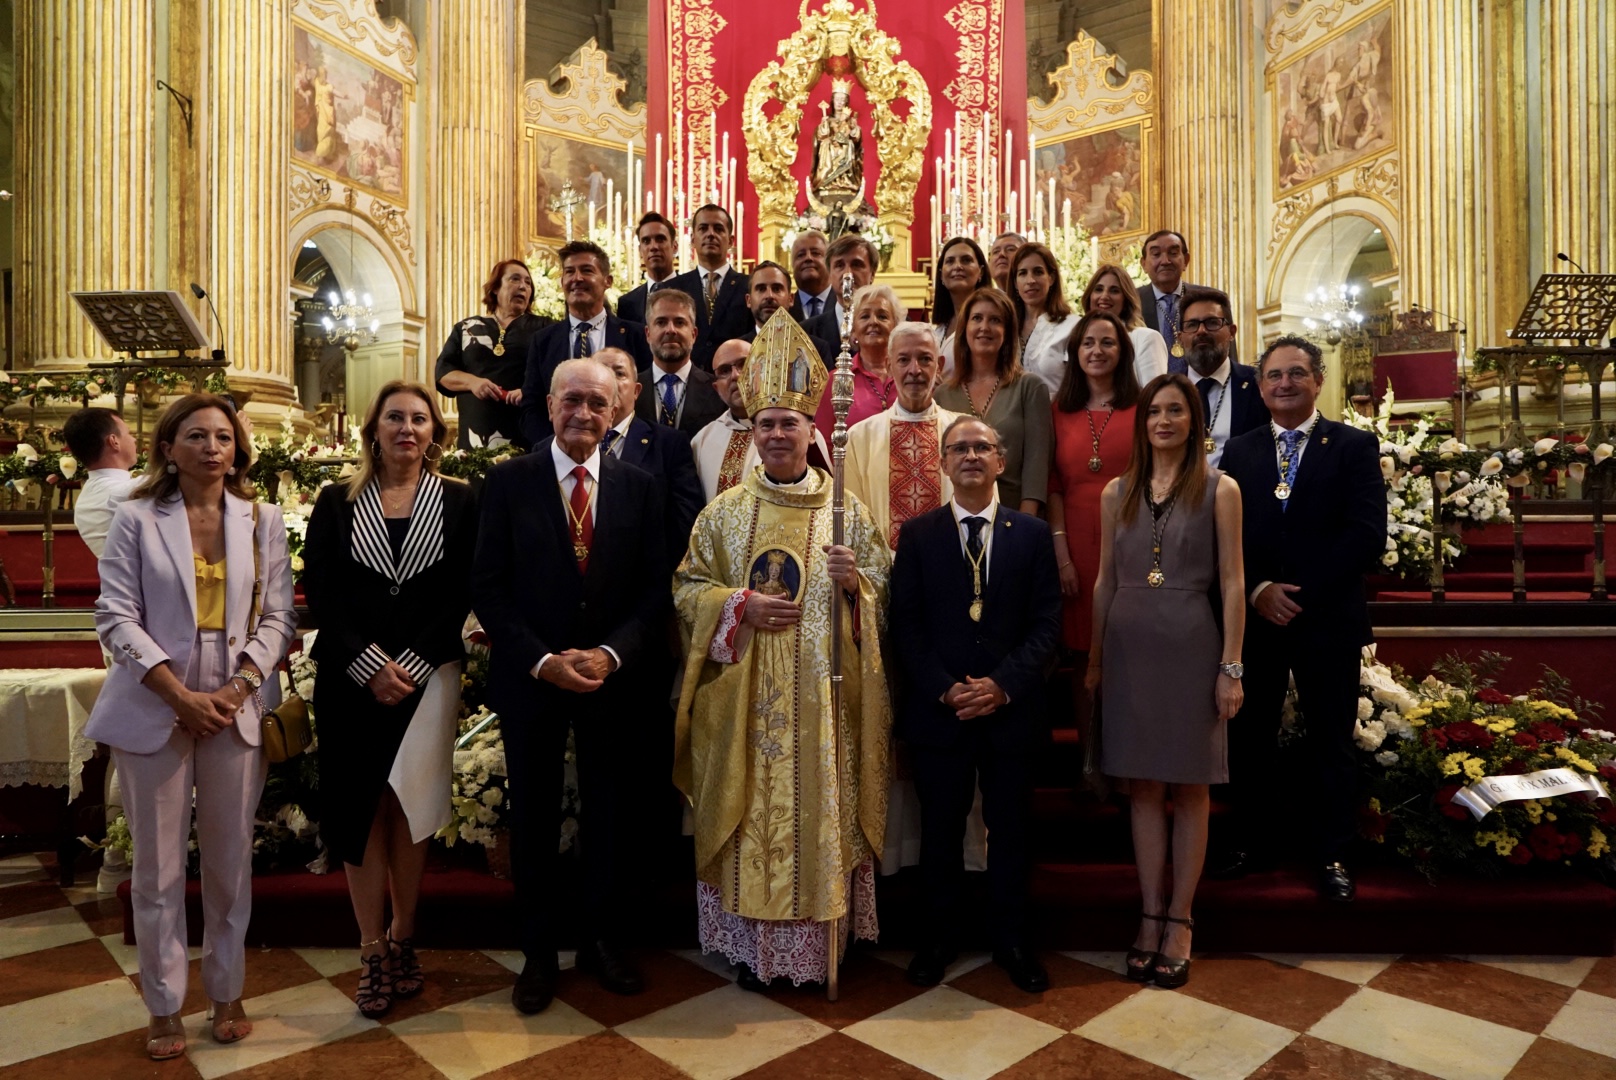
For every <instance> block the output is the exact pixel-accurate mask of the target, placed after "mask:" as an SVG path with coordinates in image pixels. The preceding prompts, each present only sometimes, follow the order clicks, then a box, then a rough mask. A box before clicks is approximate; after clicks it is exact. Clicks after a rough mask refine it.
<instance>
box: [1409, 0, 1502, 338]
mask: <svg viewBox="0 0 1616 1080" xmlns="http://www.w3.org/2000/svg"><path fill="white" fill-rule="evenodd" d="M1393 10H1394V11H1395V12H1396V13H1397V14H1396V16H1395V17H1396V19H1397V33H1396V35H1395V38H1394V40H1395V42H1396V46H1395V48H1394V49H1393V53H1394V55H1395V62H1396V64H1397V66H1398V85H1399V89H1400V94H1401V96H1400V97H1399V99H1398V108H1397V124H1398V136H1399V137H1398V145H1399V146H1400V148H1401V154H1402V174H1403V175H1402V178H1401V179H1402V184H1401V187H1402V207H1403V229H1402V231H1403V237H1404V252H1403V266H1402V275H1401V276H1402V295H1403V300H1404V302H1405V304H1407V305H1410V306H1412V305H1415V304H1418V305H1419V306H1421V307H1425V308H1430V309H1432V310H1435V311H1440V312H1444V313H1446V314H1447V315H1450V316H1452V317H1454V318H1457V319H1458V320H1460V322H1461V323H1462V324H1464V325H1467V326H1469V327H1470V328H1471V329H1470V337H1471V339H1472V343H1473V344H1477V345H1481V344H1487V343H1488V342H1489V340H1490V339H1491V338H1492V335H1493V332H1494V331H1495V330H1496V326H1495V322H1494V318H1493V312H1494V307H1495V305H1494V299H1493V297H1492V296H1491V292H1490V290H1489V289H1488V288H1487V284H1486V277H1485V268H1486V267H1487V266H1488V265H1489V263H1490V261H1491V260H1492V258H1494V257H1495V252H1494V249H1495V247H1496V245H1495V243H1494V239H1493V236H1492V232H1491V229H1490V224H1491V222H1490V220H1489V218H1490V217H1491V215H1490V213H1489V210H1488V206H1489V203H1488V194H1487V193H1488V178H1489V176H1490V175H1491V174H1492V172H1493V170H1494V169H1495V167H1504V168H1508V167H1512V166H1511V165H1510V164H1509V163H1508V162H1504V163H1502V164H1500V163H1496V162H1494V161H1493V160H1492V154H1491V153H1490V152H1489V149H1488V145H1489V144H1488V136H1487V132H1488V124H1487V106H1486V103H1485V102H1484V101H1483V100H1482V98H1483V94H1482V87H1483V86H1484V85H1487V83H1486V82H1485V80H1484V71H1483V69H1484V67H1486V66H1487V65H1490V64H1492V63H1493V57H1492V53H1491V49H1490V47H1489V44H1488V42H1489V38H1488V35H1487V33H1486V29H1487V27H1486V24H1485V21H1484V18H1483V14H1482V11H1481V2H1480V0H1422V2H1421V3H1418V4H1410V3H1404V4H1398V5H1396V7H1395V8H1394V9H1393ZM1509 212H1510V213H1512V214H1515V215H1519V214H1520V212H1521V207H1520V206H1518V205H1517V206H1516V207H1514V208H1513V209H1512V210H1510V211H1509ZM1518 272H1519V273H1523V274H1524V273H1525V272H1526V268H1525V267H1520V268H1519V269H1518Z"/></svg>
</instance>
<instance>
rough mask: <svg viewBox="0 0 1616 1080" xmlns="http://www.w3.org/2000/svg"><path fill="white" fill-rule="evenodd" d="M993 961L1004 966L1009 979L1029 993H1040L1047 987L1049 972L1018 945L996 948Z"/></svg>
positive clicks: (1034, 957) (1018, 987)
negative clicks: (1010, 947) (1011, 947)
mask: <svg viewBox="0 0 1616 1080" xmlns="http://www.w3.org/2000/svg"><path fill="white" fill-rule="evenodd" d="M993 962H994V963H995V964H998V965H999V966H1000V967H1002V968H1004V970H1005V971H1006V973H1008V974H1009V976H1010V981H1011V982H1012V983H1014V984H1015V985H1016V988H1017V989H1019V990H1025V991H1026V992H1027V993H1029V994H1041V993H1043V992H1044V991H1045V990H1048V989H1049V974H1048V973H1047V972H1046V971H1044V965H1042V964H1040V963H1039V962H1038V958H1037V957H1036V956H1034V955H1033V954H1032V953H1031V952H1030V951H1028V950H1027V949H1024V948H1022V947H1020V946H1019V945H1018V946H1016V947H1015V948H1013V949H996V950H994V953H993Z"/></svg>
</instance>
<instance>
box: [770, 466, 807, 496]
mask: <svg viewBox="0 0 1616 1080" xmlns="http://www.w3.org/2000/svg"><path fill="white" fill-rule="evenodd" d="M813 478H814V470H813V466H811V465H810V466H809V467H808V471H807V472H805V473H803V476H802V479H801V480H796V481H793V482H791V483H789V484H782V483H781V482H780V481H778V480H776V479H774V478H773V477H771V476H770V475H769V473H768V470H767V469H765V470H764V471H763V481H764V483H766V484H768V485H769V486H770V487H772V488H775V489H776V490H778V491H807V490H808V481H810V480H812V479H813Z"/></svg>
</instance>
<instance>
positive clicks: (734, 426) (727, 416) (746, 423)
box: [718, 409, 752, 431]
mask: <svg viewBox="0 0 1616 1080" xmlns="http://www.w3.org/2000/svg"><path fill="white" fill-rule="evenodd" d="M718 419H719V420H721V421H723V424H724V426H725V427H727V428H729V429H730V430H731V431H751V430H752V418H751V417H750V416H749V417H747V418H746V419H744V420H737V419H736V418H735V414H734V413H732V412H730V411H729V410H728V409H725V410H724V415H723V416H720V417H719V418H718Z"/></svg>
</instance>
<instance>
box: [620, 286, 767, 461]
mask: <svg viewBox="0 0 1616 1080" xmlns="http://www.w3.org/2000/svg"><path fill="white" fill-rule="evenodd" d="M742 310H745V309H744V308H743V309H742ZM649 315H650V319H651V322H650V324H649V325H648V326H647V327H646V328H645V333H646V337H647V339H648V340H649V342H650V348H651V357H652V362H651V363H650V364H648V365H646V366H645V367H642V368H641V369H640V384H641V385H640V395H639V398H638V400H636V401H635V403H634V414H635V415H636V416H638V417H639V418H640V419H641V420H644V421H645V422H646V423H648V424H660V425H662V426H664V427H667V428H671V429H674V430H676V431H678V432H679V434H681V435H683V436H684V439H685V442H686V443H687V444H688V443H689V442H690V440H691V439H693V438H695V437H696V432H698V431H700V430H701V429H702V428H704V427H706V426H707V425H708V424H710V423H712V422H713V421H714V420H715V419H717V418H718V417H720V416H722V415H723V414H724V413H725V412H726V411H727V410H728V408H729V406H727V405H725V404H724V399H723V398H721V397H719V396H718V391H717V390H715V389H714V388H713V377H712V375H711V374H710V373H708V372H706V371H703V370H702V369H701V368H699V367H697V366H696V365H695V362H694V361H693V360H692V359H691V355H690V351H691V348H692V346H693V345H694V343H695V340H696V303H695V301H693V300H691V299H690V297H689V295H688V294H686V293H685V291H684V290H683V289H658V290H657V291H656V292H654V293H652V294H651V310H650V312H649Z"/></svg>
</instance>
